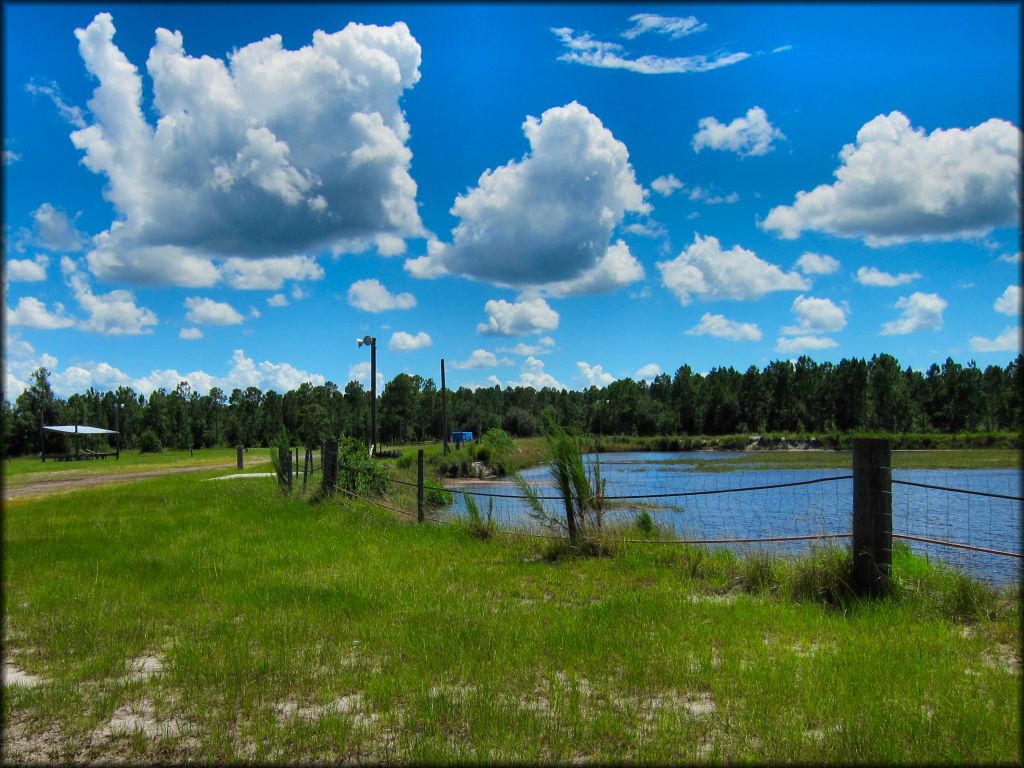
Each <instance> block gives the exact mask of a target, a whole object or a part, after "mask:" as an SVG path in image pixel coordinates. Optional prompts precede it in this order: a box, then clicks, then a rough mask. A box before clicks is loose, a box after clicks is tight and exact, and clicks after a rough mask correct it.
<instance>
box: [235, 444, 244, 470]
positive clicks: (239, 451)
mask: <svg viewBox="0 0 1024 768" xmlns="http://www.w3.org/2000/svg"><path fill="white" fill-rule="evenodd" d="M235 450H236V456H237V458H238V468H239V469H245V453H244V452H243V451H242V446H238V448H236V449H235Z"/></svg>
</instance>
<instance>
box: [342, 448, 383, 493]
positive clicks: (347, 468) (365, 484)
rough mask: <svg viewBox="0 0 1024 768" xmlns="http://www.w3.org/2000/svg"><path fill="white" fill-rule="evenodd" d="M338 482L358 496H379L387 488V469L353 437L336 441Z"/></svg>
mask: <svg viewBox="0 0 1024 768" xmlns="http://www.w3.org/2000/svg"><path fill="white" fill-rule="evenodd" d="M338 465H339V471H338V484H339V485H342V486H343V487H345V488H346V489H348V491H350V492H351V493H355V494H357V495H360V496H380V495H382V494H383V493H384V490H385V489H386V488H387V479H388V475H387V470H386V469H385V468H384V465H382V464H380V463H378V462H376V461H374V460H373V459H372V458H370V455H369V453H367V450H366V445H365V444H364V443H363V442H362V441H360V440H356V439H355V438H354V437H343V438H341V439H340V440H339V441H338Z"/></svg>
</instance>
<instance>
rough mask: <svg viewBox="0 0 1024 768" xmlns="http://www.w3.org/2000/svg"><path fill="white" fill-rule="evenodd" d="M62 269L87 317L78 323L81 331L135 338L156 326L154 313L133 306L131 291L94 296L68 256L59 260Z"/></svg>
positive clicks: (133, 300) (117, 291) (156, 320)
mask: <svg viewBox="0 0 1024 768" xmlns="http://www.w3.org/2000/svg"><path fill="white" fill-rule="evenodd" d="M61 270H62V271H63V272H64V274H65V276H66V277H67V281H68V285H69V286H70V287H71V290H72V292H73V293H74V295H75V301H77V302H78V306H80V307H81V308H82V309H83V310H85V311H86V312H87V313H88V315H89V316H88V317H87V318H86V319H85V320H82V321H81V322H80V323H78V325H77V327H78V328H79V329H80V330H83V331H91V332H94V333H102V334H106V335H109V336H137V335H139V334H147V333H152V332H153V331H152V329H151V328H149V326H151V325H157V324H158V323H159V320H158V319H157V316H156V313H155V312H153V310H151V309H147V308H146V307H140V306H138V305H137V304H136V303H135V294H133V293H132V292H131V291H126V290H116V291H111V292H110V293H100V294H94V293H93V292H92V288H91V287H90V286H89V281H88V279H87V278H86V276H85V275H84V274H82V273H81V272H79V271H78V270H77V267H76V266H75V264H74V262H73V261H72V260H71V259H68V258H67V257H65V258H63V259H61Z"/></svg>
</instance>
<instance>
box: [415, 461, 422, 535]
mask: <svg viewBox="0 0 1024 768" xmlns="http://www.w3.org/2000/svg"><path fill="white" fill-rule="evenodd" d="M416 520H417V521H419V522H421V523H422V522H423V449H422V448H420V449H419V450H418V451H416Z"/></svg>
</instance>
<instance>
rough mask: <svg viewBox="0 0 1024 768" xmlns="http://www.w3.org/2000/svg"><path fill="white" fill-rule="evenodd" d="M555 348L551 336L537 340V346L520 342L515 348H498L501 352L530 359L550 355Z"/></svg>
mask: <svg viewBox="0 0 1024 768" xmlns="http://www.w3.org/2000/svg"><path fill="white" fill-rule="evenodd" d="M554 348H555V340H554V339H553V338H551V337H550V336H541V337H540V338H539V339H537V343H536V344H525V343H523V342H519V343H518V344H516V345H515V346H514V347H498V351H499V352H511V353H512V354H514V355H520V356H521V357H530V356H531V355H533V356H536V355H548V354H551V352H552V351H553V350H554Z"/></svg>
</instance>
